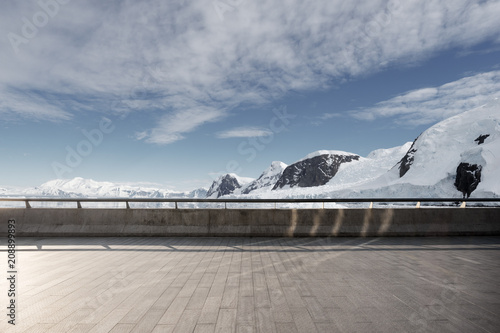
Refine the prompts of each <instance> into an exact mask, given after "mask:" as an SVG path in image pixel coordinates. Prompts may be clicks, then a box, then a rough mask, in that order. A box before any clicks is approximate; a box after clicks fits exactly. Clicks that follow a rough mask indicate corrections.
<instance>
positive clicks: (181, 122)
mask: <svg viewBox="0 0 500 333" xmlns="http://www.w3.org/2000/svg"><path fill="white" fill-rule="evenodd" d="M224 115H225V114H224V112H222V111H220V110H217V109H213V108H208V107H198V108H193V109H188V110H183V111H182V112H179V111H177V112H172V113H170V114H167V115H164V116H163V117H162V118H161V119H160V121H159V122H158V125H157V127H155V128H153V129H151V130H149V131H144V132H140V133H137V134H136V138H137V139H138V140H143V139H145V140H146V142H149V143H156V144H169V143H173V142H175V141H178V140H182V139H184V135H185V134H186V133H189V132H192V131H194V130H195V129H196V128H198V127H199V126H201V125H203V124H204V123H207V122H214V121H217V120H219V119H220V118H222V117H224Z"/></svg>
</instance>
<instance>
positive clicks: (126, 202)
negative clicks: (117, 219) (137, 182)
mask: <svg viewBox="0 0 500 333" xmlns="http://www.w3.org/2000/svg"><path fill="white" fill-rule="evenodd" d="M125 205H126V206H127V209H130V205H129V204H128V201H125Z"/></svg>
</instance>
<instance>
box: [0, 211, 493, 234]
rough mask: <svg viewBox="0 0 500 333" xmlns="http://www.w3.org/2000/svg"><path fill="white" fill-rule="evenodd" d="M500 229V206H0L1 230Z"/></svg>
mask: <svg viewBox="0 0 500 333" xmlns="http://www.w3.org/2000/svg"><path fill="white" fill-rule="evenodd" d="M11 218H13V219H15V220H16V236H18V237H22V236H38V237H49V236H64V237H74V236H267V237H269V236H272V237H310V236H322V237H325V236H362V237H371V236H457V235H489V236H493V235H500V209H498V208H420V209H416V208H409V209H408V208H388V209H379V208H377V209H87V208H85V209H74V208H71V209H59V208H57V209H56V208H54V209H52V208H29V209H24V208H2V209H0V221H1V223H0V236H2V237H4V236H6V234H7V221H8V220H9V219H11Z"/></svg>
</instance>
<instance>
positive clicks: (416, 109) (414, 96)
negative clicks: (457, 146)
mask: <svg viewBox="0 0 500 333" xmlns="http://www.w3.org/2000/svg"><path fill="white" fill-rule="evenodd" d="M498 97H500V71H491V72H487V73H481V74H476V75H473V76H469V77H465V78H462V79H460V80H457V81H453V82H450V83H447V84H444V85H442V86H439V87H430V88H422V89H418V90H413V91H409V92H406V93H404V94H402V95H399V96H396V97H394V98H391V99H389V100H386V101H382V102H379V103H377V104H376V105H375V106H373V107H369V108H364V109H361V110H355V111H351V115H352V116H353V117H355V118H357V119H362V120H374V119H376V118H383V117H395V118H394V119H395V121H396V122H397V123H403V124H408V125H419V124H429V123H432V122H436V121H439V120H442V119H444V118H447V117H450V116H452V115H455V114H458V113H461V112H464V111H467V110H470V109H473V108H475V107H478V106H481V105H483V104H486V103H488V102H490V101H492V100H494V99H495V98H498Z"/></svg>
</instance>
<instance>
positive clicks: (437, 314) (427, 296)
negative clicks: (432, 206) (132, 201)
mask: <svg viewBox="0 0 500 333" xmlns="http://www.w3.org/2000/svg"><path fill="white" fill-rule="evenodd" d="M1 241H2V243H0V244H1V249H2V256H1V258H2V259H0V260H1V261H2V264H1V265H0V267H2V268H3V269H2V270H3V273H2V274H3V275H5V276H6V275H7V265H6V263H7V256H6V251H5V249H6V247H5V244H6V240H5V239H2V240H1ZM17 246H18V252H17V259H18V262H17V265H18V270H19V272H18V280H19V281H18V285H17V291H18V293H19V296H18V298H17V305H18V308H17V325H16V326H15V328H14V327H13V326H12V325H8V324H7V319H8V318H7V316H6V310H2V316H1V321H0V331H1V332H11V331H12V332H266V333H267V332H287V333H288V332H308V333H311V332H405V331H406V332H499V331H500V317H499V314H500V294H499V292H500V238H499V237H492V238H490V237H472V238H466V237H463V238H457V237H450V238H294V239H290V238H273V239H270V238H23V239H18V241H17ZM0 281H1V282H0V295H1V296H0V306H1V308H2V309H6V306H7V305H8V304H7V302H8V297H7V290H8V285H7V279H6V278H2V279H1V280H0Z"/></svg>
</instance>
